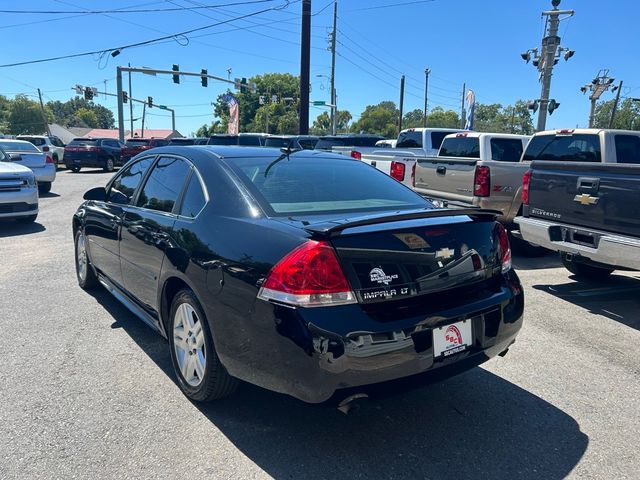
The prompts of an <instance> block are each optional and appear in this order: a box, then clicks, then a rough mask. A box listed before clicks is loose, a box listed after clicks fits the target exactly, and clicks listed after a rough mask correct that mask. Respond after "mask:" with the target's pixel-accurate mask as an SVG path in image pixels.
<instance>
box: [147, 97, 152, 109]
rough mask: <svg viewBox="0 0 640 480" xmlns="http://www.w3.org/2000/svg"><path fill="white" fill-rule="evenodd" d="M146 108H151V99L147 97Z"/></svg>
mask: <svg viewBox="0 0 640 480" xmlns="http://www.w3.org/2000/svg"><path fill="white" fill-rule="evenodd" d="M147 106H148V107H149V108H153V97H147Z"/></svg>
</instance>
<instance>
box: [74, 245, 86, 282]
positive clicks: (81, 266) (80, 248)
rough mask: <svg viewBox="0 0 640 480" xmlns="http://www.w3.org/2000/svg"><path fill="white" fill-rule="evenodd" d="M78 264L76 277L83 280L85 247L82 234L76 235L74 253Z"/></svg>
mask: <svg viewBox="0 0 640 480" xmlns="http://www.w3.org/2000/svg"><path fill="white" fill-rule="evenodd" d="M76 258H77V265H78V277H80V280H82V281H83V282H84V280H85V279H86V278H87V248H86V244H85V240H84V235H82V234H80V235H79V236H78V252H77V254H76Z"/></svg>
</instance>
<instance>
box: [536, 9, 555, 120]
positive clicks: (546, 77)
mask: <svg viewBox="0 0 640 480" xmlns="http://www.w3.org/2000/svg"><path fill="white" fill-rule="evenodd" d="M542 14H543V15H547V16H548V17H549V30H548V33H547V36H546V37H544V38H543V39H542V55H541V56H542V61H543V62H544V66H543V68H542V77H541V82H542V92H541V93H540V111H539V113H538V131H542V130H544V129H545V128H546V125H547V106H548V104H549V94H550V93H551V76H552V75H553V64H554V62H555V60H556V50H557V49H558V47H559V46H560V37H558V27H559V25H560V10H558V9H557V8H554V9H553V10H551V11H548V12H542Z"/></svg>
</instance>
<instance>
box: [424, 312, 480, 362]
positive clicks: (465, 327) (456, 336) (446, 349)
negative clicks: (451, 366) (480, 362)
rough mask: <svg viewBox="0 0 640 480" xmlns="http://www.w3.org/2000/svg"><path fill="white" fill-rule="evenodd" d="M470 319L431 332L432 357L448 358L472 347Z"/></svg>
mask: <svg viewBox="0 0 640 480" xmlns="http://www.w3.org/2000/svg"><path fill="white" fill-rule="evenodd" d="M472 323H473V322H472V320H471V319H466V320H462V321H460V322H456V323H451V324H449V325H443V326H441V327H436V328H434V329H433V330H432V332H433V357H434V358H443V357H449V356H451V355H454V354H456V353H460V352H463V351H465V350H467V349H468V348H469V347H471V345H473V328H472V327H471V325H472Z"/></svg>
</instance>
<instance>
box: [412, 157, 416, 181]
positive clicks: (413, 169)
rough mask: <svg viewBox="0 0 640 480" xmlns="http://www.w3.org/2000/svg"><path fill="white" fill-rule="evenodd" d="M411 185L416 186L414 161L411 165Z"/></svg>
mask: <svg viewBox="0 0 640 480" xmlns="http://www.w3.org/2000/svg"><path fill="white" fill-rule="evenodd" d="M411 185H413V186H414V187H415V186H416V162H413V165H412V166H411Z"/></svg>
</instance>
